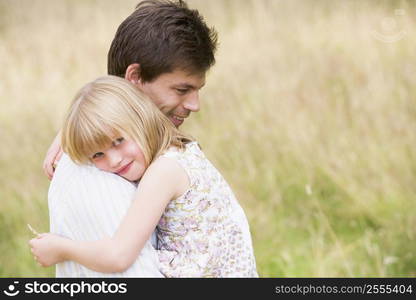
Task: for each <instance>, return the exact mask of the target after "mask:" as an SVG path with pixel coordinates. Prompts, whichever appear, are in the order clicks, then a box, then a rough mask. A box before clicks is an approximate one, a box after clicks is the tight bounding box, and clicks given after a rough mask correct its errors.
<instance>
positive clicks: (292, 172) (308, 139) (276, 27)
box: [0, 0, 416, 277]
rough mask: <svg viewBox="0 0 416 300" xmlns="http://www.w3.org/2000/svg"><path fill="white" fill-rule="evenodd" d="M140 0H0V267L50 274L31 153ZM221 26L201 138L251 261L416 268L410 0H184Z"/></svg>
mask: <svg viewBox="0 0 416 300" xmlns="http://www.w3.org/2000/svg"><path fill="white" fill-rule="evenodd" d="M136 2H137V1H120V2H119V1H117V2H115V1H110V0H105V1H104V0H102V1H93V0H88V1H74V0H73V1H70V0H68V1H63V0H60V1H52V0H50V1H46V0H45V1H44V0H42V1H40V0H34V1H29V0H26V1H23V0H13V1H11V0H0V65H1V67H2V68H1V69H2V70H1V72H0V137H1V142H2V143H1V147H0V170H1V172H0V253H1V255H0V276H2V277H6V276H53V274H54V269H53V268H49V269H43V268H40V267H38V266H37V265H36V264H35V263H34V261H33V260H32V257H31V255H30V252H29V250H28V246H27V241H28V240H29V238H31V234H30V232H29V231H28V230H27V228H26V223H31V224H32V225H33V226H34V227H35V228H37V229H38V230H39V231H47V230H48V228H49V227H48V224H49V220H48V209H47V191H48V184H49V181H48V180H47V178H46V177H45V176H44V175H43V173H42V169H41V165H42V161H43V158H44V155H45V153H46V150H47V148H48V146H49V144H50V143H51V141H52V139H53V137H54V135H55V134H56V132H57V131H58V129H59V128H60V126H61V122H62V118H63V115H64V113H65V111H66V109H67V107H68V104H69V102H70V100H71V98H72V96H73V95H74V93H75V92H76V90H77V89H78V88H80V87H81V86H82V85H83V84H85V83H86V82H87V81H90V80H92V79H94V78H96V77H98V76H99V75H103V74H105V73H106V55H107V50H108V48H109V45H110V42H111V40H112V38H113V35H114V33H115V31H116V28H117V26H118V24H119V23H120V22H121V21H122V20H123V19H124V18H125V17H126V16H127V15H128V14H130V12H131V11H132V9H133V8H134V5H135V4H136ZM188 3H189V5H190V6H191V7H193V8H198V9H199V10H200V11H201V12H202V14H203V15H205V18H206V21H207V22H208V23H209V24H210V25H212V26H214V27H215V28H216V29H217V30H218V32H219V40H220V47H219V51H218V55H217V64H216V66H215V67H214V68H213V69H212V70H211V71H210V73H209V74H208V78H207V86H206V87H205V88H204V90H203V92H202V95H201V97H202V109H201V112H199V113H198V114H194V115H193V116H192V118H191V119H190V120H188V121H187V124H185V125H184V127H183V129H184V130H185V131H187V132H189V133H191V134H192V135H194V136H195V137H197V138H198V140H199V141H200V142H201V144H202V146H203V147H204V149H205V152H206V154H207V155H208V157H209V158H210V159H211V160H212V161H213V162H214V164H216V165H217V167H218V168H219V169H220V170H221V171H222V172H223V174H224V176H225V177H226V179H227V180H228V181H229V183H230V184H231V186H232V187H233V189H234V191H235V193H236V195H237V196H238V198H239V200H240V202H241V204H242V206H243V207H244V209H245V211H246V213H247V215H248V218H249V221H250V224H251V229H252V234H253V242H254V248H255V254H256V258H257V265H258V270H259V273H260V275H261V276H264V277H286V276H291V277H300V276H302V277H315V276H320V277H334V276H345V277H355V276H360V277H363V276H365V277H374V276H382V277H383V276H393V277H397V276H412V277H414V276H416V255H415V249H416V216H415V214H414V211H415V210H416V184H415V182H416V152H415V146H416V63H415V62H416V52H415V49H414V45H415V44H416V35H415V33H414V29H415V28H416V26H415V25H416V24H415V18H414V16H415V15H416V3H415V2H414V1H376V0H374V1H358V0H356V1H355V0H349V1H341V0H337V1H329V0H328V1H324V0H314V1H312V0H297V1H279V0H255V1H250V0H213V1H202V0H192V1H189V2H188Z"/></svg>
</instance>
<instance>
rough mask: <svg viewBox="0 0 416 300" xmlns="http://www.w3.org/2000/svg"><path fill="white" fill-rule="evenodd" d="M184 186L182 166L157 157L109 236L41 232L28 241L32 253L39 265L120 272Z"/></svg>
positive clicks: (185, 176) (185, 178)
mask: <svg viewBox="0 0 416 300" xmlns="http://www.w3.org/2000/svg"><path fill="white" fill-rule="evenodd" d="M188 188H189V179H188V176H187V174H186V172H185V171H184V169H183V168H182V167H181V166H180V165H179V164H178V163H177V162H176V161H175V160H174V159H171V158H165V157H162V158H159V159H157V160H156V161H155V162H154V163H152V164H151V165H150V166H149V168H148V169H147V170H146V172H145V174H144V175H143V177H142V179H141V181H140V184H139V186H138V188H137V192H136V194H135V197H134V200H133V202H132V204H131V206H130V208H129V210H128V211H127V214H126V216H125V217H124V218H123V220H122V222H121V224H120V226H119V228H118V229H117V231H116V233H115V234H114V236H113V237H111V238H104V239H101V240H98V241H93V242H82V241H73V240H69V239H66V238H62V237H59V236H56V235H52V234H43V235H40V236H39V237H38V238H35V239H33V240H31V241H30V244H31V247H32V253H33V254H34V256H35V258H36V259H37V261H38V262H39V263H40V264H41V265H43V266H49V265H52V264H55V263H58V262H60V261H64V260H72V261H76V262H78V263H80V264H82V265H84V266H86V267H87V268H89V269H92V270H95V271H98V272H109V273H110V272H122V271H124V270H126V269H127V268H128V267H129V266H130V265H131V264H132V263H133V262H134V261H135V260H136V258H137V256H138V255H139V253H140V250H141V249H142V248H143V246H144V244H145V243H146V241H147V240H148V239H149V238H150V235H151V234H152V232H153V231H154V229H155V228H156V225H157V224H158V222H159V220H160V218H161V216H162V214H163V212H164V210H165V208H166V206H167V204H168V203H169V201H170V200H171V199H174V198H177V197H179V196H180V195H182V194H183V193H184V192H185V191H186V190H187V189H188Z"/></svg>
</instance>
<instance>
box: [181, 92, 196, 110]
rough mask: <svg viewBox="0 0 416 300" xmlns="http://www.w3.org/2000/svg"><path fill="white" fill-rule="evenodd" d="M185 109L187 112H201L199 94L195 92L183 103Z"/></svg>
mask: <svg viewBox="0 0 416 300" xmlns="http://www.w3.org/2000/svg"><path fill="white" fill-rule="evenodd" d="M183 107H184V108H185V109H187V110H190V111H192V112H197V111H199V108H200V105H199V92H198V91H195V92H193V93H191V94H190V95H189V97H188V99H186V100H185V102H184V103H183Z"/></svg>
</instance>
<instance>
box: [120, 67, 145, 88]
mask: <svg viewBox="0 0 416 300" xmlns="http://www.w3.org/2000/svg"><path fill="white" fill-rule="evenodd" d="M124 79H127V80H128V81H130V82H131V83H133V84H134V85H137V84H139V83H141V80H140V64H137V63H134V64H131V65H129V66H128V67H127V69H126V74H125V75H124Z"/></svg>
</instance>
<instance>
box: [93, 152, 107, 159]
mask: <svg viewBox="0 0 416 300" xmlns="http://www.w3.org/2000/svg"><path fill="white" fill-rule="evenodd" d="M103 156H104V153H102V152H97V153H95V154H94V155H93V156H92V157H91V158H92V159H98V158H100V157H103Z"/></svg>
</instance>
